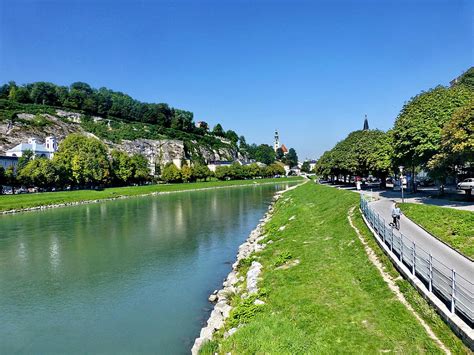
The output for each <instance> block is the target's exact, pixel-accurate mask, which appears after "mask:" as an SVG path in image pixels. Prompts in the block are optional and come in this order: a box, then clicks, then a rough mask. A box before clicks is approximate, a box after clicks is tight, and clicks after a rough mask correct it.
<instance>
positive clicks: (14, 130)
mask: <svg viewBox="0 0 474 355" xmlns="http://www.w3.org/2000/svg"><path fill="white" fill-rule="evenodd" d="M43 117H44V118H46V119H47V120H48V124H46V125H44V126H40V127H38V126H35V125H29V124H28V125H27V124H25V123H23V122H21V121H20V120H19V122H14V123H13V124H11V125H10V124H9V123H8V122H0V154H4V153H5V152H6V151H7V150H8V149H11V148H13V147H14V146H16V145H18V144H20V143H22V142H24V143H26V142H27V141H28V138H32V137H34V138H37V139H38V141H40V142H44V140H45V138H46V137H48V136H55V137H56V138H57V139H58V141H59V142H60V141H62V140H63V139H64V138H66V136H67V135H69V134H71V133H77V132H81V133H84V130H83V129H82V127H81V126H79V125H78V124H73V123H66V122H63V121H62V120H61V119H59V118H58V117H56V116H52V115H48V114H44V115H43ZM18 118H20V119H21V120H25V121H33V120H34V119H35V115H32V114H28V113H21V114H19V115H18Z"/></svg>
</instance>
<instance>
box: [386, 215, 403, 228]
mask: <svg viewBox="0 0 474 355" xmlns="http://www.w3.org/2000/svg"><path fill="white" fill-rule="evenodd" d="M388 225H389V226H390V227H392V228H395V229H396V230H397V231H399V230H400V217H397V218H395V223H393V221H392V222H390V223H389V224H388Z"/></svg>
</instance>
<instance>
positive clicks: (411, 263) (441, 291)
mask: <svg viewBox="0 0 474 355" xmlns="http://www.w3.org/2000/svg"><path fill="white" fill-rule="evenodd" d="M360 208H361V211H362V213H363V214H364V216H365V217H366V219H367V221H368V222H369V223H370V225H371V226H372V228H373V229H374V230H375V231H376V233H377V234H378V236H379V238H380V240H381V241H382V242H383V244H385V246H386V247H387V248H388V249H389V250H390V251H391V252H392V253H393V254H395V256H396V257H397V258H398V260H399V261H400V262H401V263H403V264H404V265H405V266H406V267H407V268H408V269H409V270H410V272H411V274H412V275H413V276H415V277H416V278H418V279H419V280H420V281H422V282H423V283H424V284H425V285H426V287H427V288H428V290H429V292H432V293H433V294H434V295H435V296H436V297H437V298H438V299H440V300H441V301H442V302H443V303H445V304H446V305H447V306H448V308H449V309H450V311H451V313H456V314H457V315H459V316H461V317H462V318H463V319H464V320H465V321H466V323H467V324H468V325H469V326H470V327H471V328H472V327H473V324H474V293H473V290H474V284H473V283H472V282H471V281H469V280H468V279H467V277H465V276H463V275H460V274H458V273H457V272H456V271H455V270H454V269H452V268H450V267H449V266H447V265H445V264H443V263H442V262H441V261H439V260H438V259H436V258H434V257H433V256H432V255H431V253H429V252H427V251H426V250H423V249H422V248H420V247H419V246H417V245H416V244H415V242H414V241H412V240H411V239H410V238H409V237H407V236H405V235H403V234H401V233H400V234H399V233H394V231H393V228H392V227H390V226H389V225H388V224H387V223H386V222H385V220H384V219H383V218H381V217H380V215H379V214H378V213H377V212H375V211H374V210H373V209H372V208H371V207H370V206H369V203H368V201H367V200H366V199H365V198H364V196H363V195H361V199H360ZM471 280H472V275H471Z"/></svg>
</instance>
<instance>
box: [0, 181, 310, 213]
mask: <svg viewBox="0 0 474 355" xmlns="http://www.w3.org/2000/svg"><path fill="white" fill-rule="evenodd" d="M301 179H302V178H300V177H288V178H279V179H257V180H234V181H209V182H196V183H189V184H166V185H165V184H163V185H145V186H129V187H114V188H107V189H104V190H101V191H95V190H75V191H59V192H43V193H37V194H21V195H0V211H9V210H20V209H24V208H30V207H37V206H46V205H54V204H60V203H71V202H79V201H91V200H98V199H107V198H114V197H120V196H137V195H144V194H151V193H154V192H174V191H185V190H195V189H203V188H213V187H226V186H237V185H252V184H263V183H280V182H291V181H300V180H301Z"/></svg>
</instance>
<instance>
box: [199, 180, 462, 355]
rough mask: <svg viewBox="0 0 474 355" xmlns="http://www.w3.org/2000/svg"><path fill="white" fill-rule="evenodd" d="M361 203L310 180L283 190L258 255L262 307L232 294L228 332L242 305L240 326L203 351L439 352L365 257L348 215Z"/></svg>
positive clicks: (341, 192) (217, 339)
mask: <svg viewBox="0 0 474 355" xmlns="http://www.w3.org/2000/svg"><path fill="white" fill-rule="evenodd" d="M358 201H359V196H358V195H357V194H354V193H352V192H348V191H343V190H336V189H333V188H331V187H326V186H321V185H316V184H313V183H307V184H305V185H303V186H300V187H298V188H297V189H295V190H293V191H290V192H288V193H286V194H285V195H283V197H282V198H281V199H280V200H279V201H278V203H277V204H276V206H275V213H274V215H273V217H272V219H271V221H270V222H269V223H268V224H267V225H266V227H265V228H266V234H267V237H266V239H265V241H266V242H267V243H268V241H269V240H272V241H273V242H272V243H271V244H267V247H266V248H265V249H264V251H263V252H261V253H259V254H257V255H256V258H257V259H258V260H259V261H260V262H261V263H262V264H263V275H262V280H261V281H260V283H259V287H260V288H261V289H263V290H265V292H264V301H265V302H266V303H265V305H263V306H259V307H261V308H258V311H256V309H254V308H255V307H249V305H248V304H247V303H248V302H243V301H241V300H240V297H234V298H235V301H233V302H235V304H236V305H237V307H236V309H234V310H233V311H232V313H231V317H230V319H229V321H227V322H226V329H229V328H230V326H231V325H232V326H235V322H234V320H233V318H232V314H242V313H244V311H245V310H239V308H240V307H247V309H246V311H247V312H246V313H245V315H246V317H245V322H244V323H245V325H244V326H243V327H241V328H239V329H238V330H237V331H236V332H235V334H233V335H232V336H230V337H228V338H226V339H224V338H222V336H221V335H222V332H220V333H218V334H217V335H216V340H214V341H212V342H210V343H208V344H207V345H206V346H204V347H203V348H202V353H211V352H214V351H217V352H219V353H227V352H232V353H235V354H239V353H278V354H280V353H285V354H286V353H296V354H299V353H379V352H397V353H426V352H429V353H442V351H441V350H440V349H439V348H438V347H437V345H436V344H435V342H434V341H433V340H432V339H431V338H430V337H429V336H428V334H427V333H426V331H425V330H424V329H423V327H422V326H421V325H420V323H419V322H418V321H417V320H416V319H415V317H414V315H413V314H411V313H410V312H409V311H408V310H407V309H406V307H405V306H404V305H403V304H402V303H401V302H399V301H398V300H397V299H396V298H395V297H394V294H393V293H392V292H391V291H390V289H389V288H388V286H387V284H386V283H385V281H384V280H383V278H382V276H381V275H380V273H379V272H378V270H377V269H376V268H375V267H374V265H373V264H372V263H371V262H370V261H369V259H368V257H367V255H366V254H365V250H364V247H363V245H362V244H361V242H360V241H359V239H358V237H357V235H356V233H355V231H354V230H353V229H352V227H351V226H350V225H349V222H348V220H347V213H348V211H349V209H350V208H351V207H353V206H357V204H358ZM359 222H360V221H359ZM282 226H285V228H284V229H282V228H281V227H282ZM282 256H283V257H282ZM282 258H283V259H287V260H288V261H286V262H284V264H283V265H287V266H288V267H282V266H281V259H282ZM296 260H298V263H296V262H295V261H296ZM279 265H280V266H279ZM461 345H462V344H461Z"/></svg>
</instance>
